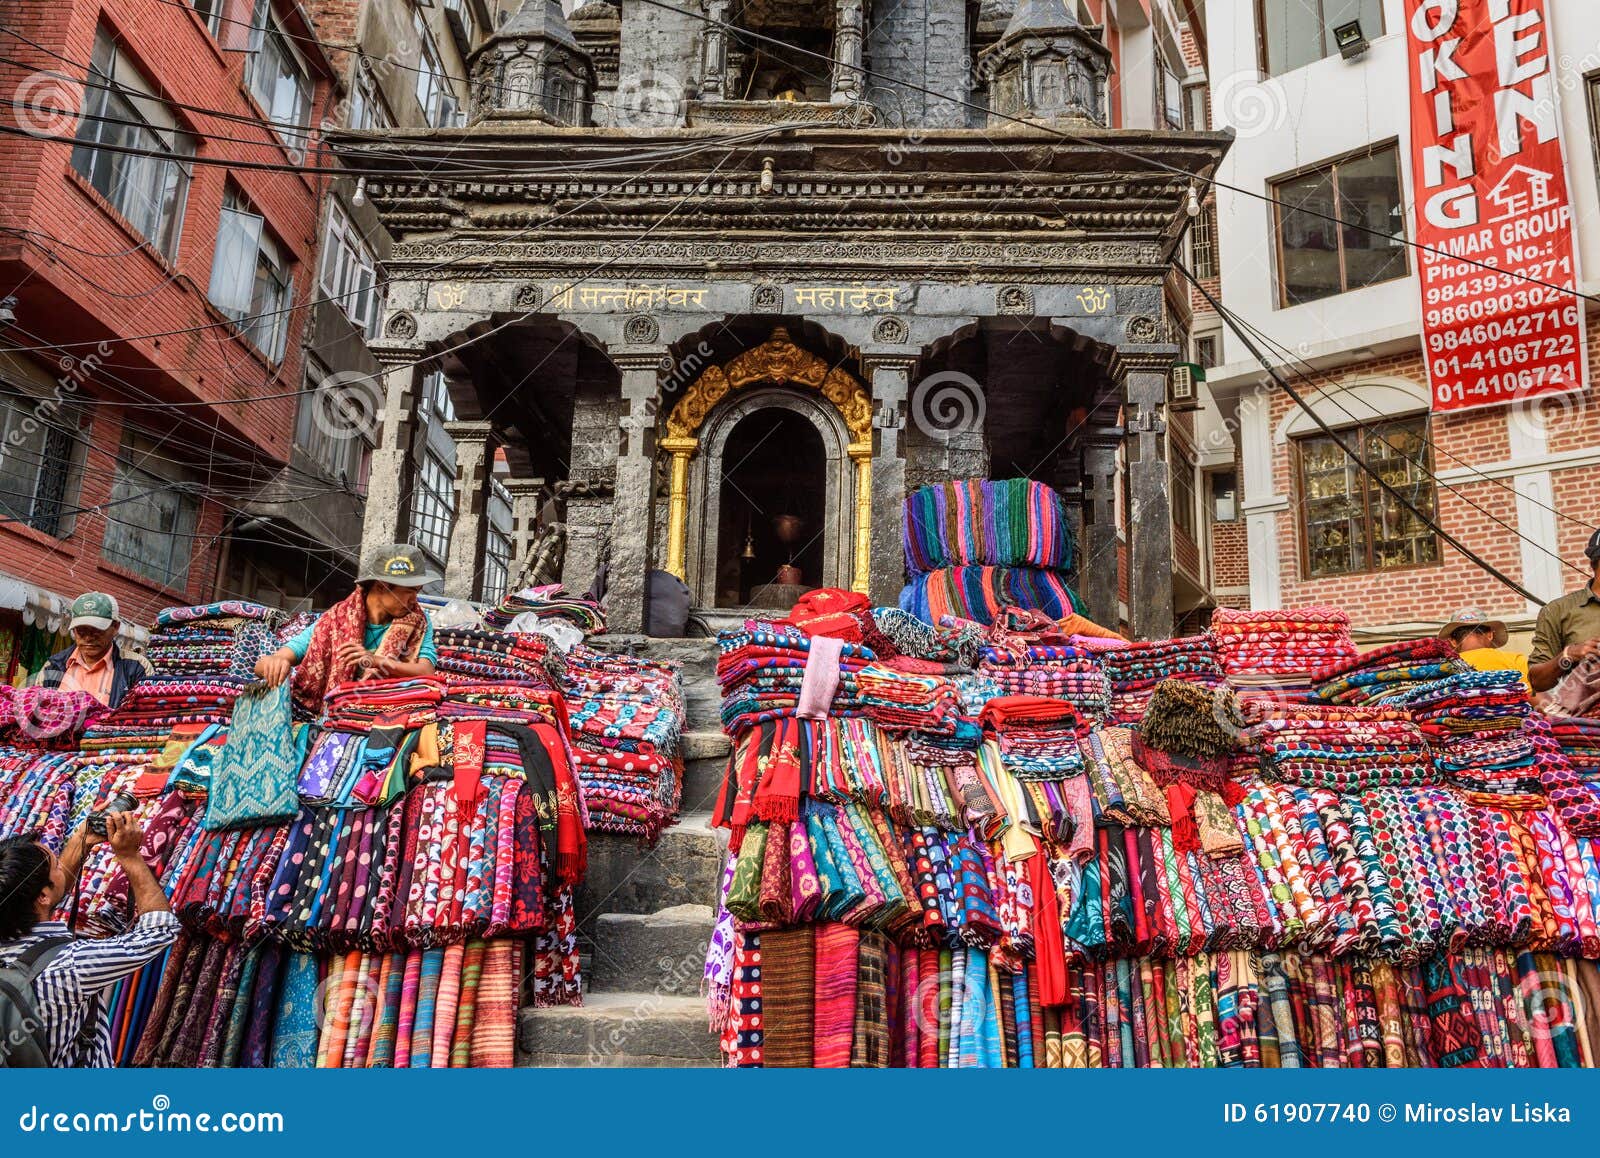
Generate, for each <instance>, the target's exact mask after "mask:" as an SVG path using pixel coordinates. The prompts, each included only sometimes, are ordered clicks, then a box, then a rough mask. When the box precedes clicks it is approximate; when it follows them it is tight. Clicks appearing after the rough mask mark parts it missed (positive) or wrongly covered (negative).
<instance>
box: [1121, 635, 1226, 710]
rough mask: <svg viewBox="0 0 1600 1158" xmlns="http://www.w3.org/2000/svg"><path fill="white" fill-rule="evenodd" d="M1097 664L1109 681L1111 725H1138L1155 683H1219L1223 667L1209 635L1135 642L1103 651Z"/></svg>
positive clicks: (1214, 685)
mask: <svg viewBox="0 0 1600 1158" xmlns="http://www.w3.org/2000/svg"><path fill="white" fill-rule="evenodd" d="M1100 664H1101V666H1102V668H1103V669H1104V671H1105V673H1106V679H1107V680H1108V681H1109V682H1110V684H1111V710H1110V713H1109V715H1108V717H1107V719H1108V720H1109V721H1110V722H1111V723H1114V724H1124V725H1131V724H1137V723H1138V722H1139V721H1140V720H1141V719H1142V718H1143V717H1144V711H1145V708H1146V707H1148V706H1149V703H1150V697H1151V696H1152V695H1153V694H1154V693H1155V688H1156V685H1157V684H1159V683H1160V682H1161V681H1162V680H1168V679H1177V680H1183V681H1185V682H1187V683H1194V684H1199V685H1200V686H1201V687H1205V688H1219V687H1221V686H1222V682H1223V680H1222V666H1221V665H1220V664H1219V663H1218V662H1217V650H1216V646H1215V645H1214V644H1213V643H1212V641H1211V637H1210V636H1209V635H1190V636H1185V637H1183V638H1182V639H1163V640H1154V641H1152V642H1149V643H1134V644H1130V645H1129V646H1127V647H1119V648H1115V649H1112V650H1108V651H1105V652H1102V653H1101V655H1100Z"/></svg>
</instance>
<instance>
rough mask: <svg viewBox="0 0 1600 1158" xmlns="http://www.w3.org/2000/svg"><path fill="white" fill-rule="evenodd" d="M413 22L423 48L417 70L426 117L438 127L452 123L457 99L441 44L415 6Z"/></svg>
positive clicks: (421, 103)
mask: <svg viewBox="0 0 1600 1158" xmlns="http://www.w3.org/2000/svg"><path fill="white" fill-rule="evenodd" d="M411 21H412V30H413V32H415V34H416V37H417V45H418V48H419V54H418V58H417V73H416V94H417V103H418V104H419V105H421V106H422V116H423V118H424V119H425V120H426V121H427V122H428V124H430V125H431V126H433V127H434V128H436V129H437V128H442V127H444V126H446V125H448V124H450V123H451V120H452V118H453V116H454V109H455V98H454V96H453V95H452V94H451V92H450V84H449V81H448V80H447V79H446V78H445V73H444V65H443V64H442V63H440V59H439V46H438V45H437V44H435V43H434V41H433V34H432V33H431V32H429V31H428V25H427V22H426V21H424V20H423V18H422V13H421V12H420V11H418V10H417V9H412V11H411Z"/></svg>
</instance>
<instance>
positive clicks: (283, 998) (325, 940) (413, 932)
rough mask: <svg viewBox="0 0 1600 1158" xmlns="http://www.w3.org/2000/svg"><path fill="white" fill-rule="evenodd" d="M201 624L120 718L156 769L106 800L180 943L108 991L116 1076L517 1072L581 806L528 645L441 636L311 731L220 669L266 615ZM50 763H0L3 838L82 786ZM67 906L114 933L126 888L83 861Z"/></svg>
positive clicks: (172, 628) (555, 942) (167, 619)
mask: <svg viewBox="0 0 1600 1158" xmlns="http://www.w3.org/2000/svg"><path fill="white" fill-rule="evenodd" d="M195 610H207V609H185V610H183V611H181V612H172V613H163V618H162V623H163V631H162V633H161V635H162V636H163V637H164V639H163V642H164V646H163V647H161V648H158V649H157V650H158V651H159V652H160V653H161V654H162V656H163V659H164V660H169V661H171V662H174V663H181V664H183V665H184V666H185V667H186V670H187V673H188V674H187V675H185V676H184V677H181V678H180V677H174V676H171V675H165V674H164V673H162V672H160V671H158V672H157V673H156V676H155V677H153V681H154V682H153V684H152V686H151V689H150V691H149V692H148V693H146V694H145V695H144V696H142V697H139V699H138V702H137V704H136V706H135V710H134V711H132V712H130V713H128V714H127V715H128V716H131V717H132V718H133V719H134V720H136V721H137V724H134V725H128V726H130V727H138V728H140V729H142V730H141V731H139V732H137V733H134V735H136V736H137V737H138V738H139V739H140V741H141V743H142V744H143V746H145V747H147V748H148V750H149V752H151V753H153V754H154V755H153V757H150V756H147V757H145V758H144V759H143V760H142V762H140V763H137V764H135V763H133V762H132V761H131V760H130V761H127V765H128V767H127V768H126V769H119V770H118V775H119V779H118V781H117V783H118V784H119V785H121V786H125V787H127V788H129V789H130V790H131V791H133V792H134V794H135V796H136V798H138V799H139V801H140V810H141V814H142V817H143V819H144V822H145V827H146V838H145V845H144V850H143V851H144V854H145V857H146V859H147V860H148V861H149V862H150V863H151V864H152V867H154V868H155V870H156V872H157V876H158V879H159V880H160V881H161V883H162V886H163V888H164V889H166V891H167V892H168V894H169V896H170V897H171V901H172V905H173V910H174V912H176V913H177V914H178V916H179V918H180V920H181V921H182V922H183V924H184V928H185V934H184V936H183V939H182V940H180V942H179V943H178V945H176V946H175V947H174V948H173V949H172V950H171V951H170V952H169V953H168V954H167V955H166V957H165V958H164V959H163V960H161V961H158V962H156V963H154V964H152V965H151V966H148V967H147V968H146V969H144V970H143V971H141V973H140V974H139V975H137V976H135V977H133V978H130V979H129V980H127V981H126V982H123V983H121V984H119V985H118V986H117V987H116V989H115V991H114V992H113V993H111V994H110V995H109V1001H110V1009H111V1011H112V1015H113V1024H114V1029H115V1033H116V1035H117V1036H116V1042H117V1056H118V1058H119V1060H120V1061H121V1062H123V1063H124V1064H149V1065H223V1064H227V1065H235V1064H237V1065H325V1066H339V1065H376V1066H391V1065H392V1066H428V1065H468V1064H470V1065H510V1064H512V1062H513V1060H514V1042H515V1023H516V1011H517V1007H518V1006H519V1004H520V1003H521V1000H522V995H521V994H522V988H523V987H522V979H523V978H524V977H528V978H530V979H531V980H530V981H529V984H528V985H527V990H528V993H529V995H530V997H531V999H532V1001H533V1003H534V1004H536V1005H555V1004H576V1003H578V1002H579V1001H581V984H580V979H579V975H578V949H577V936H576V929H577V922H576V915H575V912H574V910H573V894H574V891H575V888H576V886H577V885H578V884H579V883H580V882H581V881H582V879H583V875H584V871H585V867H586V861H587V846H586V837H585V834H584V808H583V803H584V802H583V794H582V792H581V790H580V787H579V783H578V779H577V776H576V772H575V769H574V762H573V744H572V741H571V735H570V731H569V728H568V725H567V708H566V701H565V698H564V697H563V695H562V694H561V692H560V691H559V690H558V689H557V687H556V685H555V683H554V680H553V679H552V677H551V674H550V670H549V666H548V662H547V661H548V658H549V656H548V653H547V650H546V649H547V646H548V645H547V643H546V641H544V640H542V639H537V638H531V639H526V640H525V639H523V638H519V637H509V636H501V635H497V634H495V633H489V632H461V631H456V632H444V633H440V634H441V637H442V643H443V646H442V647H441V655H440V674H439V676H438V677H436V678H428V679H399V680H369V681H355V682H349V683H345V684H341V685H336V686H335V687H334V688H332V689H331V690H330V693H329V695H328V696H327V698H326V700H325V703H324V709H325V710H324V713H323V715H322V717H321V719H320V720H319V722H318V724H317V726H316V727H314V728H313V727H309V726H305V725H294V724H291V722H290V715H289V711H288V702H287V700H288V696H287V690H286V689H278V690H276V691H272V692H267V691H259V690H252V691H247V692H243V693H241V691H240V689H241V687H242V685H243V681H242V680H239V679H238V677H237V676H235V675H233V674H232V673H230V672H228V671H227V670H225V667H226V666H227V665H231V664H235V663H237V664H240V665H243V664H245V663H248V664H249V665H250V666H253V664H254V657H255V656H256V655H258V654H260V652H261V651H263V650H268V649H270V648H271V647H272V646H274V645H275V642H276V641H275V639H273V638H272V637H271V635H270V634H267V635H266V636H264V637H263V638H262V639H260V640H259V641H258V642H256V643H252V644H251V645H250V647H249V649H248V651H243V650H241V648H240V646H239V638H238V635H237V634H236V635H234V636H232V637H230V638H232V639H233V640H234V643H233V644H232V645H228V644H227V640H226V639H225V638H224V636H225V634H226V630H225V628H226V627H227V625H226V624H225V623H224V621H225V620H226V619H235V618H237V619H241V620H249V621H250V622H252V623H258V622H262V621H264V620H265V619H266V616H242V615H236V614H234V612H235V611H236V610H237V609H236V608H229V609H227V610H228V611H229V614H228V615H227V616H223V617H219V616H216V615H212V616H207V615H199V614H195V613H194V611H195ZM218 610H221V609H218ZM263 610H264V609H263ZM180 624H181V626H178V625H180ZM219 624H223V626H222V627H219ZM252 634H253V633H252ZM184 640H186V641H188V642H189V643H192V644H195V645H196V646H195V647H194V648H193V649H192V650H189V651H185V650H184V649H183V648H181V647H178V646H176V643H177V641H184ZM595 663H596V669H595V671H594V672H592V673H591V677H590V678H591V679H598V678H600V677H602V676H605V677H606V678H609V673H607V672H606V671H605V670H604V669H603V667H601V666H600V661H599V660H596V661H595ZM500 677H506V678H500ZM231 680H237V681H238V682H236V683H235V682H229V681H231ZM183 683H194V684H201V683H204V684H205V690H202V689H200V688H188V689H184V690H183V691H181V692H180V686H181V685H182V684H183ZM140 690H142V688H141V689H136V693H137V692H138V691H140ZM675 695H676V693H675V690H674V689H667V688H664V687H663V686H660V685H659V684H657V685H652V686H651V688H650V690H649V693H648V696H649V697H650V698H653V699H654V700H656V701H659V702H666V701H667V700H669V699H671V698H672V697H673V696H675ZM131 698H132V697H130V699H131ZM230 709H231V710H230ZM680 711H681V709H680ZM123 719H124V713H122V712H117V713H113V714H112V715H109V716H107V717H105V718H104V720H103V721H101V723H100V724H98V725H96V727H97V728H98V729H100V730H101V733H102V734H105V733H106V726H107V725H111V724H116V723H118V722H120V721H122V720H123ZM213 724H216V725H219V726H218V727H216V728H212V729H211V730H209V731H207V730H206V729H207V728H209V727H210V725H213ZM676 729H677V724H676V723H673V724H672V725H671V726H670V727H669V728H668V729H667V732H670V735H671V738H672V740H673V742H674V743H675V739H676ZM93 731H94V730H93V729H92V730H91V732H93ZM651 736H652V737H653V739H655V740H657V741H662V742H663V744H664V736H663V735H662V734H658V733H657V732H652V733H651ZM94 738H95V736H94V735H91V736H90V737H88V739H87V740H86V743H87V742H90V741H92V740H93V739H94ZM130 750H131V749H130ZM5 751H9V750H6V749H0V752H5ZM88 752H89V758H90V759H91V760H94V759H95V758H96V756H97V753H98V750H97V749H93V748H90V749H88ZM47 760H55V761H58V762H59V763H60V764H61V765H63V766H65V767H66V768H67V769H69V770H71V769H73V768H76V767H78V766H80V765H81V764H82V763H83V762H84V756H83V754H80V755H78V756H74V757H70V758H62V757H44V756H35V757H34V758H33V759H32V760H31V761H29V760H26V759H25V758H24V757H23V756H22V755H21V754H19V755H18V757H17V758H16V759H15V760H14V761H8V760H6V758H5V757H4V756H3V755H0V777H4V779H0V785H4V791H5V795H4V797H0V799H3V801H4V803H3V804H0V820H3V822H4V823H5V824H6V825H7V826H8V827H9V826H10V825H11V824H13V823H15V824H17V825H21V824H34V823H41V822H43V823H44V824H46V826H47V828H49V830H50V832H51V833H52V834H54V838H56V839H59V831H58V830H64V829H65V822H64V820H65V814H66V812H67V810H68V809H69V808H73V807H74V804H75V803H76V805H77V807H76V808H75V809H74V811H77V812H81V811H82V808H83V805H82V802H81V800H79V801H76V802H75V801H74V798H73V790H74V789H75V788H76V789H78V790H79V791H80V793H81V785H79V784H73V783H71V782H70V781H68V780H67V779H66V777H65V775H54V774H52V773H51V771H50V770H49V768H48V766H47V764H46V761H47ZM13 772H14V773H15V775H14V776H9V775H7V773H13ZM23 784H26V789H25V790H24V788H23V787H22V785H23ZM280 789H281V790H283V791H286V792H287V799H286V807H284V802H279V801H276V797H277V795H278V792H279V790H280ZM224 791H226V800H227V801H228V803H226V804H219V800H221V799H222V798H223V794H224ZM278 808H283V810H282V811H275V809H278ZM56 817H60V818H61V819H55V818H56ZM80 894H81V895H80V898H79V900H80V908H79V911H78V920H79V928H80V930H82V931H88V932H99V931H108V930H111V929H114V928H116V927H118V926H119V925H120V924H121V923H122V922H123V921H124V920H125V919H126V915H127V914H128V912H129V909H130V898H129V896H128V886H127V880H126V877H125V876H123V875H122V874H121V873H120V871H112V870H111V869H110V868H109V866H108V867H106V868H104V869H101V868H98V867H96V866H95V864H94V863H93V862H91V865H90V868H89V870H88V871H86V873H85V875H84V878H83V881H82V884H81V888H80ZM524 959H525V960H524ZM323 1006H326V1008H323ZM319 1018H320V1020H319Z"/></svg>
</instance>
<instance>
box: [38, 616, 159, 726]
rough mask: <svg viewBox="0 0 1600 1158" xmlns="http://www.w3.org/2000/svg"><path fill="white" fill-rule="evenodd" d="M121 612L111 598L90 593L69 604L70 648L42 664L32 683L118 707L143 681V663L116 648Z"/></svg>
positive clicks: (120, 625) (120, 627)
mask: <svg viewBox="0 0 1600 1158" xmlns="http://www.w3.org/2000/svg"><path fill="white" fill-rule="evenodd" d="M121 618H122V616H121V612H119V611H118V609H117V601H116V599H115V598H114V597H112V596H110V595H107V594H105V592H103V591H90V592H88V593H87V594H85V595H80V596H78V597H77V598H76V599H74V600H73V601H72V620H71V622H70V623H69V624H68V630H69V631H70V632H71V633H72V646H71V647H69V648H67V650H66V651H58V652H56V654H55V655H53V656H51V657H50V658H49V659H48V660H47V661H45V665H44V668H43V669H42V670H41V671H40V672H39V674H38V676H36V677H35V679H34V682H35V683H37V684H40V685H42V686H44V687H49V688H60V689H61V690H62V691H66V692H88V693H89V694H90V695H92V696H93V697H94V698H95V699H97V700H99V701H100V702H101V703H102V704H105V705H106V706H107V707H112V708H114V707H117V706H118V705H119V704H121V703H122V701H123V699H124V698H125V697H126V696H127V694H128V691H129V690H130V689H131V688H132V687H133V685H134V684H136V683H138V682H139V681H140V680H142V679H144V677H145V673H146V668H145V666H144V663H143V661H141V660H138V659H135V658H133V657H132V656H124V655H123V654H122V649H121V648H119V647H118V646H117V632H119V631H120V630H121V629H122V622H121Z"/></svg>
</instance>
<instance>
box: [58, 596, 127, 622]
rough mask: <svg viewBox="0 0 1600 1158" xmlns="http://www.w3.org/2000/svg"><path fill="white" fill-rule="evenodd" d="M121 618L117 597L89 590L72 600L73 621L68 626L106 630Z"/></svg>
mask: <svg viewBox="0 0 1600 1158" xmlns="http://www.w3.org/2000/svg"><path fill="white" fill-rule="evenodd" d="M121 618H122V615H121V613H120V612H119V611H118V610H117V601H116V599H114V598H113V597H112V596H110V595H107V594H106V593H105V592H103V591H89V592H85V593H84V594H82V595H80V596H78V597H77V598H76V599H74V600H73V601H72V621H71V623H69V624H68V625H67V626H68V628H69V629H70V628H73V627H92V628H94V629H95V630H96V631H104V630H105V629H106V628H108V627H110V626H111V625H112V624H113V623H115V622H116V621H117V620H119V619H121Z"/></svg>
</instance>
